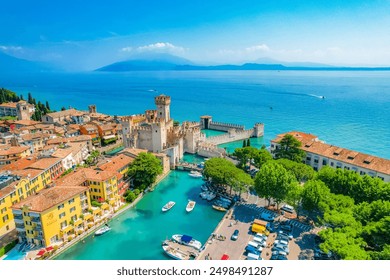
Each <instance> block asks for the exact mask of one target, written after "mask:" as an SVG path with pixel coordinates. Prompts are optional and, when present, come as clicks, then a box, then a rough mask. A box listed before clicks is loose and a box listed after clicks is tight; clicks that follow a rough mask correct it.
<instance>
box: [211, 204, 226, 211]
mask: <svg viewBox="0 0 390 280" xmlns="http://www.w3.org/2000/svg"><path fill="white" fill-rule="evenodd" d="M213 208H214V209H215V210H218V211H221V212H226V211H227V209H226V208H223V207H222V206H218V205H213Z"/></svg>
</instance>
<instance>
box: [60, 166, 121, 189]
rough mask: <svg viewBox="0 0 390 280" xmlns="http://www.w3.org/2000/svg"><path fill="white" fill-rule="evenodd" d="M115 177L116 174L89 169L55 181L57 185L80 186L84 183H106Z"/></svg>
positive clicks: (80, 170)
mask: <svg viewBox="0 0 390 280" xmlns="http://www.w3.org/2000/svg"><path fill="white" fill-rule="evenodd" d="M114 176H116V172H111V171H99V170H93V169H90V168H82V169H79V170H77V171H76V172H73V173H70V174H68V175H66V176H65V177H63V178H60V179H58V180H57V181H56V183H57V185H75V186H77V185H82V184H83V183H84V182H85V181H87V180H89V181H99V182H102V181H106V180H107V179H110V178H112V177H114Z"/></svg>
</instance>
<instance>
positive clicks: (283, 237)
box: [276, 234, 290, 242]
mask: <svg viewBox="0 0 390 280" xmlns="http://www.w3.org/2000/svg"><path fill="white" fill-rule="evenodd" d="M276 240H285V241H287V242H288V241H290V238H289V237H288V236H287V235H284V234H278V235H277V236H276Z"/></svg>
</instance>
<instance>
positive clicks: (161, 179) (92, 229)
mask: <svg viewBox="0 0 390 280" xmlns="http://www.w3.org/2000/svg"><path fill="white" fill-rule="evenodd" d="M170 173H171V170H169V171H168V172H167V173H165V174H163V175H162V176H161V178H159V179H158V180H156V182H155V183H154V184H153V185H152V186H151V188H155V187H156V186H157V185H158V184H159V183H160V182H161V181H163V180H164V179H165V178H166V177H167V176H168V175H169V174H170ZM145 194H146V193H145V192H143V193H141V194H140V195H139V196H138V197H137V198H136V199H135V200H134V201H133V202H131V203H130V204H128V205H126V206H124V207H123V208H121V209H119V210H118V211H117V212H116V213H114V214H112V216H111V218H109V219H108V220H107V222H109V221H110V220H112V219H114V218H116V217H118V216H120V215H122V214H124V212H126V211H127V210H129V209H131V208H133V207H134V206H136V205H137V204H138V202H139V201H140V200H141V199H142V198H143V197H144V196H145ZM105 223H106V222H105V221H102V222H101V223H99V224H98V225H94V226H93V227H91V228H90V229H89V230H87V231H85V232H84V233H82V234H81V235H79V236H77V237H76V238H75V239H73V240H72V241H71V242H69V243H67V244H65V245H64V246H63V247H61V248H59V249H58V250H56V252H55V253H53V254H52V255H51V256H50V257H48V258H46V259H45V260H53V259H54V258H55V257H57V256H58V255H60V254H62V253H64V252H66V251H67V250H69V249H70V248H72V247H73V246H74V245H76V244H78V243H80V241H83V240H84V239H85V238H87V237H88V236H90V235H91V234H93V233H94V232H95V231H96V230H97V229H98V228H99V227H100V226H102V225H103V224H105Z"/></svg>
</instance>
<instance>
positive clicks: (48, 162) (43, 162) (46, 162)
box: [26, 158, 61, 170]
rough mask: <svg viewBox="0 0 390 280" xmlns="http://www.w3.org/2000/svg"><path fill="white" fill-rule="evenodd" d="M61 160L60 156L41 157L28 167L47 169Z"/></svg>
mask: <svg viewBox="0 0 390 280" xmlns="http://www.w3.org/2000/svg"><path fill="white" fill-rule="evenodd" d="M59 162H61V159H59V158H41V159H39V160H37V161H36V162H35V163H33V164H31V165H30V166H28V167H27V168H26V169H27V170H29V169H40V170H46V169H49V168H50V167H51V166H53V165H55V164H57V163H59Z"/></svg>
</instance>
